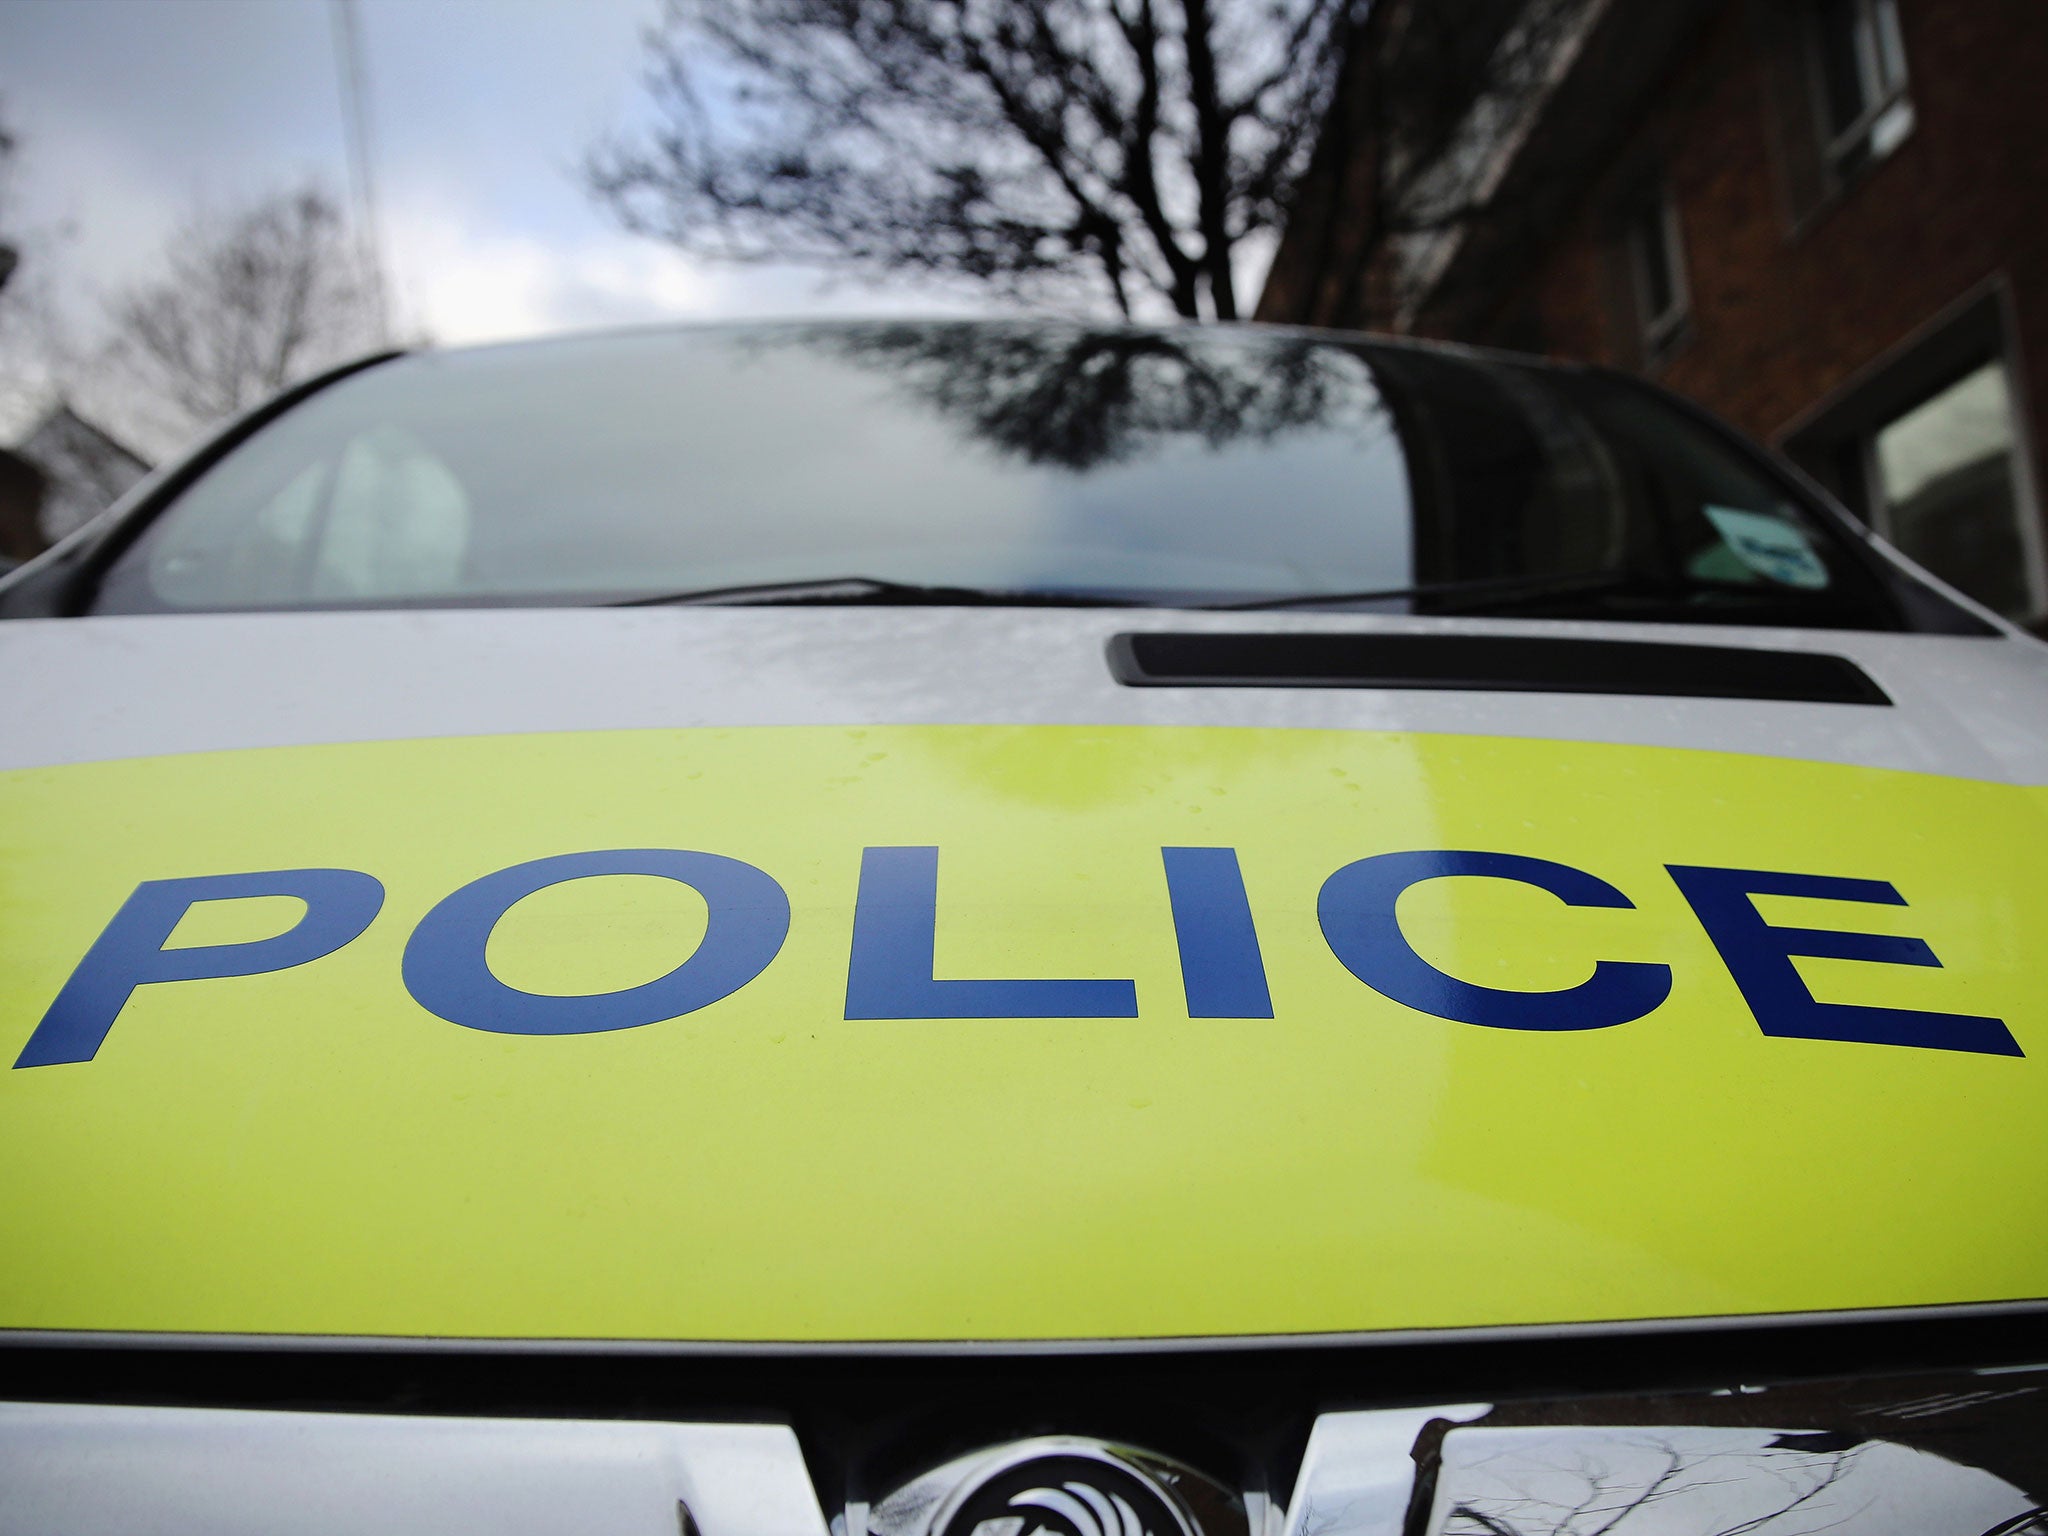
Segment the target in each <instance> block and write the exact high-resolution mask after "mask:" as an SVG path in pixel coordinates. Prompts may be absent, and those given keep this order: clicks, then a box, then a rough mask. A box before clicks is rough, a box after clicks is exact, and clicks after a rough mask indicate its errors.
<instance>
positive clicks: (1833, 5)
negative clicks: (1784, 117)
mask: <svg viewBox="0 0 2048 1536" xmlns="http://www.w3.org/2000/svg"><path fill="white" fill-rule="evenodd" d="M1811 43H1812V69H1813V75H1814V80H1813V101H1814V107H1815V111H1816V116H1817V118H1818V120H1819V128H1820V143H1821V156H1822V159H1823V160H1824V161H1825V163H1826V166H1827V170H1828V173H1829V175H1830V176H1831V177H1832V179H1833V180H1834V181H1835V182H1836V183H1838V184H1839V183H1840V182H1842V181H1844V180H1847V179H1848V178H1849V177H1851V176H1854V175H1855V174H1856V173H1857V172H1858V171H1860V170H1862V169H1863V168H1864V167H1865V166H1867V165H1870V164H1872V163H1873V162H1875V161H1878V160H1882V159H1883V158H1884V157H1885V156H1886V155H1888V154H1890V153H1891V152H1892V151H1893V150H1894V149H1897V148H1898V147H1899V145H1900V144H1901V143H1903V142H1904V141H1905V138H1906V135H1907V134H1908V133H1910V132H1911V131H1912V128H1913V104H1912V102H1910V101H1909V100H1907V99H1906V48H1905V43H1904V41H1903V40H1902V38H1901V37H1900V34H1899V11H1898V5H1897V0H1815V4H1814V7H1813V12H1812V38H1811Z"/></svg>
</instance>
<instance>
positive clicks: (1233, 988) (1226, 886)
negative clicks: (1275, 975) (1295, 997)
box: [1159, 848, 1273, 1019]
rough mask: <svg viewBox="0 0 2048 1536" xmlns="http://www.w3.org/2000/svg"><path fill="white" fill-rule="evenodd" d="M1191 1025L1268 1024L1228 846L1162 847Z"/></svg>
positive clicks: (1248, 913)
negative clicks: (1252, 1021) (1257, 1021)
mask: <svg viewBox="0 0 2048 1536" xmlns="http://www.w3.org/2000/svg"><path fill="white" fill-rule="evenodd" d="M1159 852H1160V854H1161V856H1162V857H1163V858H1164V859H1165V861H1166V894H1167V896H1168V898H1169V899H1170V900H1171V901H1172V903H1173V936H1174V940H1175V942H1176V943H1177V944H1178V945H1179V947H1180V979H1181V986H1182V987H1183V988H1184V989H1185V991H1186V992H1187V999H1188V1017H1189V1018H1191V1019H1270V1018H1271V1017H1273V997H1272V993H1271V991H1270V990H1269V989H1268V988H1267V985H1266V962H1265V958H1264V957H1263V956H1262V955H1261V954H1260V953H1259V934H1258V930H1257V929H1256V928H1255V927H1253V926H1252V908H1251V903H1250V901H1249V900H1247V899H1246V897H1245V893H1244V875H1243V873H1242V872H1241V871H1240V870H1239V869H1238V865H1237V850H1236V849H1235V848H1162V849H1160V850H1159Z"/></svg>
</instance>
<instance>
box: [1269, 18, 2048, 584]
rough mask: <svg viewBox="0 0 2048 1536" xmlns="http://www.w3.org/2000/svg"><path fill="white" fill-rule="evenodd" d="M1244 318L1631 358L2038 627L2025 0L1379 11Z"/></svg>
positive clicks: (2044, 425) (2036, 53) (2043, 341)
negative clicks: (1442, 74) (1455, 68)
mask: <svg viewBox="0 0 2048 1536" xmlns="http://www.w3.org/2000/svg"><path fill="white" fill-rule="evenodd" d="M1446 24H1450V25H1452V26H1454V27H1456V28H1458V29H1461V35H1462V36H1463V37H1464V39H1465V45H1466V46H1467V47H1470V46H1471V45H1472V40H1473V39H1474V38H1477V39H1478V40H1479V43H1480V46H1481V47H1482V48H1483V49H1484V50H1485V51H1486V57H1488V58H1489V59H1491V60H1493V61H1494V65H1495V67H1492V68H1489V69H1488V70H1485V71H1474V72H1472V74H1471V80H1472V82H1473V83H1472V84H1471V86H1470V88H1468V89H1467V90H1466V91H1465V93H1464V94H1463V96H1462V98H1456V99H1454V101H1453V104H1452V105H1451V106H1450V107H1449V108H1446V107H1445V105H1444V94H1443V92H1442V91H1441V90H1437V89H1425V90H1424V91H1422V92H1421V93H1420V94H1421V96H1422V98H1423V99H1422V101H1421V103H1420V104H1419V105H1414V106H1411V105H1409V104H1408V103H1406V102H1404V100H1403V92H1404V89H1405V86H1404V81H1406V80H1407V79H1408V78H1409V73H1410V72H1409V70H1408V69H1407V67H1406V64H1407V61H1409V60H1411V59H1412V60H1420V61H1422V62H1423V63H1424V64H1426V63H1427V61H1428V59H1429V58H1430V57H1432V54H1431V51H1430V49H1429V47H1428V46H1427V44H1426V35H1427V33H1428V28H1429V26H1435V27H1438V28H1441V27H1443V26H1445V25H1446ZM1502 61H1505V62H1502ZM1424 73H1425V75H1426V70H1425V71H1424ZM1393 171H1398V172H1399V173H1400V180H1399V183H1398V185H1397V184H1396V182H1395V179H1394V177H1393V176H1392V175H1391V174H1390V172H1393ZM1258 315H1259V317H1260V318H1261V319H1268V320H1279V321H1292V322H1301V323H1310V324H1320V325H1343V326H1363V327H1366V328H1370V329H1377V330H1393V331H1405V332H1411V333H1414V334H1417V335H1424V336H1434V337H1445V338H1451V339H1456V340H1461V341H1469V342H1476V343H1482V344H1490V345H1495V346H1503V347H1509V348H1514V349H1517V350H1524V351H1539V352H1545V353H1549V354H1551V355H1553V356H1558V357H1568V358H1581V359H1590V360H1594V361H1598V362H1604V363H1609V364H1614V365H1618V366H1622V367H1627V368H1632V369H1636V370H1639V371H1641V372H1643V373H1645V374H1647V375H1649V376H1651V377H1654V378H1656V379H1658V380H1660V381H1661V382H1663V383H1665V384H1667V385H1669V386H1670V387H1672V388H1674V389H1677V390H1679V391H1681V392H1682V393H1685V394H1687V395H1690V396H1692V397H1693V398H1695V399H1697V400H1699V401H1701V402H1702V403H1704V404H1705V405H1707V406H1708V407H1710V408H1711V409H1713V410H1715V411H1717V412H1719V413H1720V414H1721V415H1723V416H1725V417H1727V418H1728V419H1730V420H1731V421H1733V422H1735V423H1736V424H1737V425H1739V426H1741V427H1742V428H1744V429H1745V430H1747V431H1748V432H1750V433H1751V434H1753V435H1754V436H1757V437H1759V438H1762V439H1764V440H1765V441H1768V442H1771V443H1773V444H1775V445H1776V446H1778V447H1780V448H1782V449H1784V450H1785V451H1786V452H1787V453H1789V454H1790V455H1791V456H1792V457H1793V458H1795V459H1796V460H1798V461H1799V462H1800V463H1802V464H1803V465H1804V466H1805V467H1806V468H1807V469H1808V470H1809V471H1811V472H1812V473H1813V474H1814V475H1815V476H1816V477H1817V478H1819V479H1820V480H1821V481H1823V482H1824V483H1825V484H1827V485H1828V486H1829V487H1830V488H1831V489H1833V490H1835V491H1836V492H1837V494H1839V495H1840V496H1841V497H1842V499H1843V500H1844V501H1845V502H1846V503H1847V504H1848V505H1849V506H1851V507H1852V508H1853V509H1854V510H1856V511H1857V512H1858V513H1859V514H1861V515H1863V516H1864V517H1866V518H1867V519H1868V520H1869V521H1870V522H1871V523H1872V524H1873V525H1874V526H1876V527H1877V528H1878V529H1879V530H1880V531H1882V532H1883V533H1885V534H1886V535H1887V536H1888V537H1890V538H1891V539H1892V540H1893V541H1894V542H1896V543H1897V544H1899V545H1900V546H1901V547H1902V548H1904V549H1905V550H1907V552H1908V553H1910V554H1912V555H1913V556H1914V557H1915V558H1916V559H1919V560H1920V561H1921V562H1922V563H1924V564H1926V565H1927V566H1929V567H1930V568H1931V569H1933V570H1935V571H1937V572H1938V573H1940V574H1942V575H1944V576H1946V577H1948V578H1949V579H1950V580H1952V581H1954V582H1955V583H1956V584H1957V585H1959V586H1961V587H1963V588H1964V589H1966V590H1968V591H1970V592H1972V593H1973V594H1974V595H1976V596H1978V597H1979V598H1981V599H1982V600H1984V601H1986V602H1988V603H1990V604H1991V605H1992V606H1994V607H1997V608H1999V609H2001V610H2002V611H2004V612H2006V613H2008V614H2010V615H2012V616H2013V617H2015V618H2018V619H2022V620H2025V621H2028V622H2033V623H2036V624H2038V623H2041V622H2042V621H2043V619H2044V618H2048V558H2044V546H2048V537H2044V524H2043V504H2044V496H2043V487H2044V485H2048V481H2044V477H2043V470H2044V467H2048V466H2044V463H2043V461H2042V459H2041V457H2040V445H2041V444H2042V443H2043V442H2044V441H2048V420H2044V416H2043V412H2044V411H2048V3H2044V0H1381V3H1380V4H1379V5H1378V6H1377V7H1376V8H1375V11H1374V13H1373V15H1372V19H1371V22H1370V25H1369V29H1368V32H1367V34H1366V42H1365V44H1364V45H1363V46H1362V47H1361V48H1359V49H1358V50H1357V52H1356V53H1355V55H1354V59H1353V62H1352V73H1351V78H1350V79H1349V80H1348V81H1347V89H1346V91H1345V92H1344V93H1343V94H1341V95H1340V97H1339V100H1338V102H1337V104H1336V106H1335V108H1334V109H1333V112H1332V116H1331V118H1330V120H1329V122H1328V123H1327V124H1326V125H1325V129H1324V133H1323V141H1322V143H1320V144H1319V145H1318V150H1317V155H1316V160H1315V164H1314V167H1313V168H1312V171H1311V173H1310V177H1309V179H1308V180H1307V182H1306V183H1305V184H1304V187H1303V191H1302V194H1301V196H1300V198H1299V199H1298V201H1297V206H1296V209H1295V211H1294V215H1293V218H1292V220H1291V221H1290V224H1289V227H1288V229H1287V231H1286V234H1285V237H1284V239H1283V240H1282V243H1281V246H1280V249H1279V251H1278V253H1277V254H1276V257H1275V260H1274V265H1273V271H1272V275H1271V276H1270V278H1269V279H1268V282H1267V287H1266V291H1265V293H1264V295H1263V297H1262V299H1261V301H1260V305H1259V309H1258ZM2030 402H2031V403H2030Z"/></svg>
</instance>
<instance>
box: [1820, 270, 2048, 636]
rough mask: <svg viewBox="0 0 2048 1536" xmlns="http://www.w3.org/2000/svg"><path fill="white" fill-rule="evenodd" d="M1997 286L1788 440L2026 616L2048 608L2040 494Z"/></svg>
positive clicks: (1921, 553) (1921, 546)
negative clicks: (1995, 289) (2016, 389)
mask: <svg viewBox="0 0 2048 1536" xmlns="http://www.w3.org/2000/svg"><path fill="white" fill-rule="evenodd" d="M2002 322H2003V310H2002V307H2001V305H2000V303H1999V301H1998V296H1997V295H1996V294H1992V295H1988V296H1986V297H1985V298H1982V299H1980V300H1977V301H1975V302H1974V303H1972V304H1971V305H1970V306H1969V307H1968V308H1967V309H1966V310H1965V311H1964V312H1963V314H1961V315H1960V316H1959V317H1957V318H1955V319H1953V320H1950V321H1948V322H1946V323H1945V324H1942V325H1940V326H1938V327H1936V328H1935V330H1934V331H1933V333H1932V334H1930V335H1928V336H1926V337H1924V338H1922V339H1921V340H1920V341H1918V342H1916V343H1915V344H1914V345H1912V346H1910V347H1908V348H1907V349H1906V350H1905V351H1904V352H1903V353H1902V354H1901V355H1899V356H1897V357H1895V358H1893V359H1892V360H1890V361H1889V362H1887V363H1886V364H1885V365H1884V366H1882V367H1881V368H1879V369H1878V370H1876V372H1875V373H1874V374H1873V375H1872V376H1871V377H1870V378H1868V379H1867V380H1865V381H1864V382H1862V383H1861V384H1859V385H1858V386H1856V387H1855V388H1854V389H1853V390H1851V391H1850V392H1849V393H1848V395H1847V396H1846V397H1844V398H1842V399H1840V400H1838V401H1836V402H1834V403H1833V404H1831V405H1829V406H1828V407H1827V408H1826V409H1825V410H1824V411H1823V412H1822V413H1821V415H1820V417H1819V418H1818V419H1817V420H1816V421H1815V422H1813V423H1812V424H1811V425H1809V426H1807V427H1805V428H1802V429H1801V430H1800V431H1799V432H1798V433H1796V434H1795V435H1794V436H1792V437H1791V438H1790V439H1788V440H1787V442H1786V444H1785V446H1786V448H1787V450H1788V451H1789V452H1790V453H1791V454H1792V456H1793V457H1794V458H1796V459H1798V460H1800V461H1801V463H1803V464H1804V465H1805V466H1806V467H1807V468H1808V469H1809V470H1810V471H1812V473H1813V474H1814V475H1815V477H1816V478H1818V479H1820V480H1821V481H1822V482H1823V483H1824V484H1826V485H1828V486H1829V488H1830V489H1832V490H1834V491H1835V492H1836V493H1837V494H1838V495H1839V496H1840V497H1841V499H1842V500H1843V501H1844V502H1845V503H1846V504H1847V505H1848V506H1849V507H1850V509H1851V510H1853V511H1855V512H1856V513H1857V514H1858V515H1860V516H1861V517H1863V518H1864V519H1865V521H1867V522H1868V523H1869V524H1870V526H1871V527H1872V528H1874V529H1875V530H1876V531H1877V532H1878V533H1880V534H1882V535H1884V537H1885V538H1887V539H1889V540H1890V541H1891V542H1892V543H1893V544H1895V545H1897V546H1898V548H1899V549H1901V550H1903V551H1904V552H1905V553H1906V554H1907V555H1909V556H1911V557H1912V558H1913V559H1914V560H1916V561H1918V562H1919V563H1920V564H1921V565H1924V566H1925V567H1927V569H1929V570H1930V571H1933V572H1934V573H1935V575H1937V576H1939V577H1941V578H1942V579H1943V580H1945V581H1947V582H1949V583H1950V584H1951V585H1953V586H1955V587H1957V588H1959V589H1961V590H1962V591H1964V592H1967V593H1968V594H1969V595H1970V596H1972V597H1974V598H1976V599H1977V601H1979V602H1980V603H1983V604H1984V605H1985V606H1986V607H1987V608H1991V609H1994V610H1996V611H1997V612H1999V613H2002V614H2004V615H2005V616H2006V617H2007V618H2009V619H2013V620H2015V621H2017V622H2021V623H2027V622H2032V621H2035V620H2038V619H2040V618H2041V617H2043V616H2044V615H2048V568H2044V562H2043V551H2042V529H2041V525H2040V512H2039V506H2038V498H2037V496H2036V493H2035V487H2034V483H2033V465H2032V455H2031V453H2030V451H2029V448H2028V444H2027V439H2026V432H2025V425H2024V422H2025V418H2024V416H2023V415H2022V413H2021V411H2020V410H2019V408H2018V401H2017V398H2016V391H2015V389H2014V386H2013V382H2012V381H2013V369H2012V367H2011V362H2012V348H2011V345H2010V343H2009V341H2008V339H2007V331H2006V328H2005V326H2004V324H2003V323H2002Z"/></svg>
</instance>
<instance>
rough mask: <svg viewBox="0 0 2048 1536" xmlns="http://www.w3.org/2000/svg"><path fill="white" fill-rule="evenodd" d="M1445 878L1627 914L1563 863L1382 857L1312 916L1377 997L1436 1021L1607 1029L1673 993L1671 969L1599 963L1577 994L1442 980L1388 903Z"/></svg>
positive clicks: (1507, 857)
mask: <svg viewBox="0 0 2048 1536" xmlns="http://www.w3.org/2000/svg"><path fill="white" fill-rule="evenodd" d="M1451 875H1483V876H1487V877H1490V878H1492V879H1495V880H1519V881H1521V882H1523V883H1524V884H1526V885H1533V886H1535V887H1536V888H1537V889H1539V890H1544V891H1548V892H1550V894H1551V895H1553V896H1555V897H1557V898H1558V900H1560V901H1562V902H1563V903H1564V904H1565V905H1566V906H1570V907H1633V906H1634V905H1635V903H1634V902H1632V901H1630V900H1629V899H1628V898H1627V897H1626V896H1624V895H1622V894H1621V892H1620V891H1618V890H1616V889H1615V888H1614V887H1613V886H1611V885H1609V884H1608V883H1607V882H1606V881H1604V880H1600V879H1596V878H1595V877H1594V876H1592V875H1589V874H1587V873H1586V872H1585V871H1584V870H1582V869H1574V868H1572V867H1571V866H1570V865H1569V864H1556V863H1552V862H1551V861H1550V860H1549V859H1532V858H1526V857H1524V856H1522V855H1520V854H1513V853H1460V852H1449V851H1435V850H1432V851H1427V852H1416V853H1382V854H1379V855H1377V856H1375V857H1373V858H1369V859H1360V860H1358V861H1357V862H1356V863H1354V864H1347V865H1345V866H1344V867H1343V868H1342V869H1340V870H1338V871H1337V872H1336V873H1335V874H1334V875H1332V876H1330V878H1329V879H1328V880H1326V881H1324V882H1323V889H1322V893H1321V894H1320V895H1319V896H1318V897H1317V898H1316V916H1317V918H1318V919H1319V920H1320V922H1321V923H1322V928H1323V937H1324V939H1326V940H1327V941H1328V942H1329V946H1330V950H1331V953H1333V954H1335V955H1336V957H1337V958H1338V959H1339V960H1341V961H1342V962H1343V963H1344V968H1345V969H1346V970H1348V971H1350V972H1351V974H1352V975H1354V976H1356V977H1357V978H1358V979H1359V980H1360V981H1362V982H1364V983H1365V984H1366V985H1367V986H1368V987H1371V988H1372V989H1373V990H1374V991H1375V992H1379V993H1381V994H1383V995H1384V996H1387V997H1390V998H1392V999H1393V1000H1394V1001H1395V1002H1397V1003H1405V1004H1407V1005H1408V1006H1409V1007H1410V1008H1415V1009H1419V1010H1420V1011H1421V1012H1423V1013H1430V1014H1435V1015H1436V1016H1437V1017H1438V1018H1440V1019H1456V1020H1457V1021H1458V1022H1459V1023H1461V1024H1484V1025H1486V1026H1487V1027H1489V1028H1492V1029H1544V1030H1551V1029H1607V1028H1610V1027H1612V1026H1613V1025H1616V1024H1626V1023H1628V1022H1629V1021H1630V1020H1631V1019H1639V1018H1641V1017H1642V1016H1643V1015H1644V1014H1646V1013H1648V1012H1650V1010H1651V1009H1653V1008H1655V1007H1656V1006H1657V1005H1658V1004H1659V1003H1661V1002H1663V1001H1664V999H1665V998H1666V997H1668V996H1670V994H1671V968H1670V967H1669V966H1665V965H1646V964H1642V963H1639V962H1635V961H1617V960H1602V961H1600V962H1599V963H1598V964H1596V965H1595V966H1594V967H1593V974H1592V976H1591V977H1590V978H1589V979H1588V980H1586V981H1583V982H1581V983H1580V984H1579V985H1578V986H1576V987H1565V988H1563V989H1561V990H1559V991H1555V992H1509V991H1503V990H1501V989H1499V988H1496V987H1482V986H1477V985H1475V984H1473V983H1472V982H1469V981H1459V980H1458V979H1457V978H1456V977H1454V976H1447V975H1445V974H1444V973H1443V972H1442V971H1440V970H1438V969H1437V968H1436V967H1435V966H1433V965H1431V964H1430V963H1429V962H1428V961H1427V960H1425V959H1423V958H1422V957H1421V956H1420V955H1418V954H1417V953H1416V952H1415V950H1414V948H1413V947H1412V946H1411V945H1410V944H1409V943H1408V940H1407V939H1406V938H1405V937H1403V935H1402V933H1401V925H1400V923H1399V922H1398V921H1397V920H1396V918H1395V916H1394V904H1395V903H1396V902H1397V901H1399V900H1400V898H1401V893H1402V892H1403V891H1405V890H1407V889H1408V887H1410V886H1411V885H1415V884H1418V883H1419V882H1421V881H1424V880H1439V879H1443V878H1445V877H1447V876H1451Z"/></svg>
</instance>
